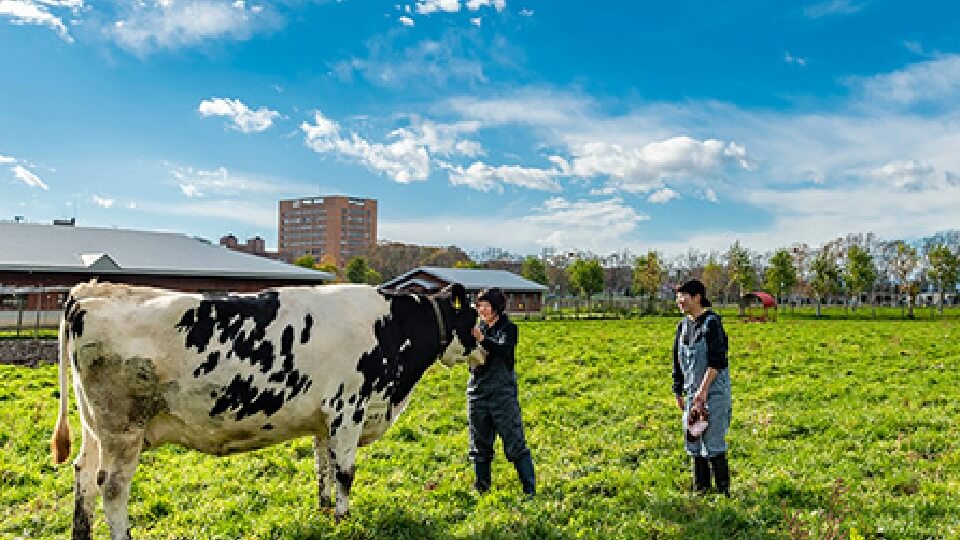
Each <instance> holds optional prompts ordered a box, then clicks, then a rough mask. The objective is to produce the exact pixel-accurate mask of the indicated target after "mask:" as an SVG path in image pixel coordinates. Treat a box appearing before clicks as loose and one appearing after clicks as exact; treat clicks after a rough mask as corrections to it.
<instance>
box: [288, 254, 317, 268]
mask: <svg viewBox="0 0 960 540" xmlns="http://www.w3.org/2000/svg"><path fill="white" fill-rule="evenodd" d="M293 264H294V265H295V266H299V267H301V268H309V269H311V270H313V269H314V268H315V267H316V264H317V260H316V259H314V258H313V255H301V256H299V257H297V258H296V260H294V261H293Z"/></svg>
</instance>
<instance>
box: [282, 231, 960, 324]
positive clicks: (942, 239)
mask: <svg viewBox="0 0 960 540" xmlns="http://www.w3.org/2000/svg"><path fill="white" fill-rule="evenodd" d="M484 256H486V257H492V258H485V257H484ZM478 259H479V260H478ZM295 264H298V265H300V266H305V267H309V268H317V269H319V270H325V271H328V272H331V273H333V274H335V275H337V277H338V280H340V281H348V282H353V283H371V284H379V283H382V282H383V281H385V280H388V279H391V278H393V277H396V276H398V275H400V274H402V273H404V272H406V271H409V270H411V269H413V268H416V267H418V266H440V267H459V268H495V269H504V270H509V271H512V272H514V273H517V274H520V275H522V276H523V277H525V278H527V279H530V280H531V281H534V282H537V283H540V284H542V285H545V286H547V287H548V290H549V292H548V293H547V294H548V296H552V297H569V296H577V297H582V298H587V299H589V298H593V297H595V296H596V295H598V294H600V293H605V294H607V295H615V296H629V297H640V298H644V299H646V301H647V302H648V306H649V309H650V310H653V309H655V305H656V304H657V303H658V302H659V301H660V300H663V299H667V297H668V296H670V295H671V290H672V287H673V286H674V285H676V284H678V283H680V282H682V281H685V280H687V279H691V278H698V279H700V280H702V281H703V282H704V284H705V285H706V287H707V290H708V291H710V294H711V296H713V297H715V298H718V299H720V300H722V301H723V302H724V303H729V302H730V301H731V300H735V301H739V299H740V298H741V297H742V296H743V295H744V294H746V293H749V292H753V291H756V290H764V291H766V292H768V293H770V294H772V295H773V296H774V297H776V299H777V301H778V304H781V305H783V304H789V303H794V304H800V303H810V304H816V307H817V314H818V315H819V314H820V309H821V305H822V304H823V303H825V302H831V303H836V302H842V303H844V304H845V305H848V306H849V307H850V308H851V309H857V307H858V306H860V305H861V304H863V303H864V302H869V303H871V304H873V305H876V304H877V303H884V302H885V303H889V304H898V305H901V306H902V307H903V309H905V310H908V314H907V316H909V317H912V316H913V310H914V307H915V306H916V305H917V304H918V296H919V295H921V294H922V293H925V292H926V293H936V294H935V297H936V302H937V304H938V307H939V309H940V311H941V312H942V310H943V304H944V301H945V299H946V298H947V296H949V295H952V297H951V300H952V301H954V302H955V301H956V293H957V282H958V279H960V275H958V274H960V231H946V232H943V233H938V234H937V235H934V236H931V237H928V238H924V239H922V240H920V241H917V242H906V241H904V240H881V239H879V238H877V237H876V236H875V235H873V234H872V233H866V234H848V235H846V236H843V237H839V238H837V239H834V240H832V241H830V242H827V243H825V244H823V245H822V246H819V247H813V246H809V245H807V244H803V243H795V244H792V245H789V246H784V247H781V248H779V249H776V250H773V251H770V252H758V251H754V250H751V249H750V248H748V247H746V246H744V245H743V244H741V243H740V242H739V241H736V242H734V243H733V244H732V245H731V246H730V247H729V248H728V249H727V250H725V251H723V252H718V251H712V252H704V251H702V250H698V249H696V248H691V249H689V250H688V251H687V252H686V253H684V254H682V255H678V256H674V257H666V256H664V255H663V254H662V253H661V252H659V251H657V250H653V249H651V250H649V251H647V252H646V253H643V254H640V255H633V254H631V253H630V252H629V251H626V250H624V251H622V252H618V253H613V254H610V255H607V256H600V255H597V254H594V253H590V252H584V251H577V250H571V251H566V252H562V253H557V252H555V251H548V250H544V252H542V253H541V254H540V255H539V256H532V255H527V256H520V255H515V254H511V253H509V252H507V251H505V250H502V249H498V248H488V249H487V250H485V251H484V252H483V253H481V254H479V255H478V254H473V256H471V255H468V254H467V253H466V252H464V251H463V250H462V249H460V248H457V247H455V246H447V247H429V246H416V245H411V244H400V243H391V242H381V243H380V244H378V245H377V246H376V247H375V248H373V249H371V250H370V251H369V252H368V253H366V254H364V255H363V256H359V257H355V258H353V259H351V260H350V261H348V262H347V263H346V264H345V265H344V266H343V267H342V268H341V267H338V266H337V265H336V264H335V263H334V262H333V261H332V259H330V258H326V257H325V258H322V259H321V260H320V261H314V260H313V259H312V258H310V257H301V259H298V260H297V262H296V263H295Z"/></svg>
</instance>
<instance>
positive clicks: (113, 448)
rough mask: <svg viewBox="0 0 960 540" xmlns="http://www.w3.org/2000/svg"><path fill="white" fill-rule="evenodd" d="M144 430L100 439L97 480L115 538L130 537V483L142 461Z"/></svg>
mask: <svg viewBox="0 0 960 540" xmlns="http://www.w3.org/2000/svg"><path fill="white" fill-rule="evenodd" d="M142 442H143V434H142V433H140V432H137V433H133V434H124V435H122V436H108V437H101V439H100V471H99V472H98V473H97V484H98V485H99V486H100V494H101V495H102V496H103V510H104V513H106V515H107V523H108V524H109V525H110V538H111V540H130V516H129V509H128V508H127V504H128V502H129V500H130V483H131V482H132V481H133V474H134V473H135V472H136V470H137V464H139V462H140V447H141V444H142Z"/></svg>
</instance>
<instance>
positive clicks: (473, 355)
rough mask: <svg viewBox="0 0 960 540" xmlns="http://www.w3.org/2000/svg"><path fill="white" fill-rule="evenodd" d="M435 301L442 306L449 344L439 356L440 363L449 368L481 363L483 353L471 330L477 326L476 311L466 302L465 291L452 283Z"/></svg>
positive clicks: (461, 286) (457, 284)
mask: <svg viewBox="0 0 960 540" xmlns="http://www.w3.org/2000/svg"><path fill="white" fill-rule="evenodd" d="M436 301H437V302H439V303H440V304H441V305H442V309H441V311H442V312H443V314H444V315H443V318H444V325H445V326H446V327H447V328H446V333H447V336H448V339H449V340H450V343H449V344H448V345H447V348H446V349H444V351H443V354H441V355H440V362H442V363H443V365H445V366H447V367H450V366H453V365H455V364H458V363H462V362H470V363H472V364H482V363H483V351H482V350H481V349H480V347H479V346H478V344H477V340H476V338H474V337H473V334H472V333H471V330H472V329H473V327H474V326H476V324H477V310H476V309H474V307H473V306H472V305H471V304H470V302H469V301H468V300H467V290H466V289H464V288H463V285H461V284H459V283H454V284H453V285H450V286H448V287H446V288H444V289H443V291H441V292H440V293H439V294H438V295H437V297H436Z"/></svg>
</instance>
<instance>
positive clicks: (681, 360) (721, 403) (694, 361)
mask: <svg viewBox="0 0 960 540" xmlns="http://www.w3.org/2000/svg"><path fill="white" fill-rule="evenodd" d="M677 305H678V306H679V307H680V311H682V312H683V314H684V315H685V317H684V318H683V319H682V320H681V321H680V323H679V324H678V325H677V333H676V336H675V337H674V340H673V393H674V395H675V396H676V400H677V407H679V408H680V410H682V411H683V428H684V440H685V441H686V444H685V446H686V450H687V454H688V455H690V456H691V457H692V458H693V487H694V489H695V490H696V491H697V492H700V493H705V492H707V491H709V490H710V487H711V486H710V471H711V469H712V470H713V478H714V480H715V481H716V486H717V491H719V492H720V493H723V494H724V495H727V496H729V495H730V469H729V466H728V464H727V441H726V435H727V430H728V429H729V428H730V417H731V415H732V412H733V399H732V392H731V389H730V369H729V366H728V361H727V334H726V332H725V331H724V330H723V323H722V322H721V320H720V316H719V315H717V314H716V313H714V312H712V311H710V310H709V309H707V308H709V307H710V300H708V299H707V291H706V288H705V287H704V286H703V283H701V282H700V280H697V279H692V280H690V281H687V282H686V283H684V284H683V285H681V286H680V287H677ZM702 411H706V416H707V422H708V423H707V428H706V431H704V432H703V433H702V434H699V435H696V436H695V435H693V434H692V433H690V431H689V430H688V420H692V417H696V416H699V415H700V413H701V412H702ZM691 423H692V422H691Z"/></svg>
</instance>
